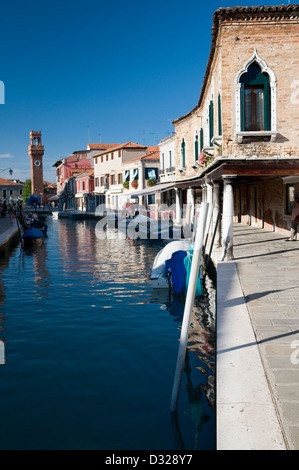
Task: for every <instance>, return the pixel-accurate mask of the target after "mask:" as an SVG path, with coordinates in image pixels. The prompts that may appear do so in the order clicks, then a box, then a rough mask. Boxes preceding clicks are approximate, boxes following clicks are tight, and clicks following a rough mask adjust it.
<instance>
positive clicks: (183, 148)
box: [182, 140, 186, 168]
mask: <svg viewBox="0 0 299 470" xmlns="http://www.w3.org/2000/svg"><path fill="white" fill-rule="evenodd" d="M185 146H186V145H185V141H184V140H183V142H182V165H183V168H186V152H185Z"/></svg>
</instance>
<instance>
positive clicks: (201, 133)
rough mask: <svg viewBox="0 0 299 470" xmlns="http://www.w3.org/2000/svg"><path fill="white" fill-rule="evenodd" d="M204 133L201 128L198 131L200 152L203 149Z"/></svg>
mask: <svg viewBox="0 0 299 470" xmlns="http://www.w3.org/2000/svg"><path fill="white" fill-rule="evenodd" d="M203 136H204V133H203V128H201V129H200V151H201V152H202V151H203V148H204V138H203Z"/></svg>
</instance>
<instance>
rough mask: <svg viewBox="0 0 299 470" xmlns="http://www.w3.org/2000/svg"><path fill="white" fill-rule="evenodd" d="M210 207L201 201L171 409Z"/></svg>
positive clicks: (173, 406) (172, 406)
mask: <svg viewBox="0 0 299 470" xmlns="http://www.w3.org/2000/svg"><path fill="white" fill-rule="evenodd" d="M208 208H209V204H207V203H205V202H203V203H201V208H200V215H199V219H198V224H197V230H196V237H195V244H194V252H193V257H192V264H191V272H190V279H189V284H188V290H187V297H186V303H185V310H184V317H183V323H182V329H181V338H180V344H179V352H178V357H177V364H176V370H175V375H174V384H173V389H172V397H171V404H170V411H175V410H176V409H177V406H178V399H179V393H180V386H181V380H182V374H183V369H184V364H185V358H186V349H187V343H188V332H189V325H190V318H191V313H192V309H193V305H194V299H195V292H196V284H197V279H198V274H199V267H200V261H201V255H202V246H203V239H204V233H205V228H206V220H207V213H208Z"/></svg>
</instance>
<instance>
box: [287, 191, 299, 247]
mask: <svg viewBox="0 0 299 470" xmlns="http://www.w3.org/2000/svg"><path fill="white" fill-rule="evenodd" d="M291 221H292V225H291V233H290V238H288V239H287V241H288V242H294V241H296V239H297V233H298V224H299V196H298V195H296V196H295V198H294V205H293V209H292V217H291Z"/></svg>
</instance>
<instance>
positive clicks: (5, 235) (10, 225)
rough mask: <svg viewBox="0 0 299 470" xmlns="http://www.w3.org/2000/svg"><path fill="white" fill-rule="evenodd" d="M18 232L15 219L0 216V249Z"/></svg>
mask: <svg viewBox="0 0 299 470" xmlns="http://www.w3.org/2000/svg"><path fill="white" fill-rule="evenodd" d="M17 232H18V226H17V221H16V219H13V220H10V218H9V217H8V216H6V217H4V218H0V249H1V247H3V246H5V245H6V244H7V242H9V241H10V239H11V238H12V237H13V236H15V234H16V233H17Z"/></svg>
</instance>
